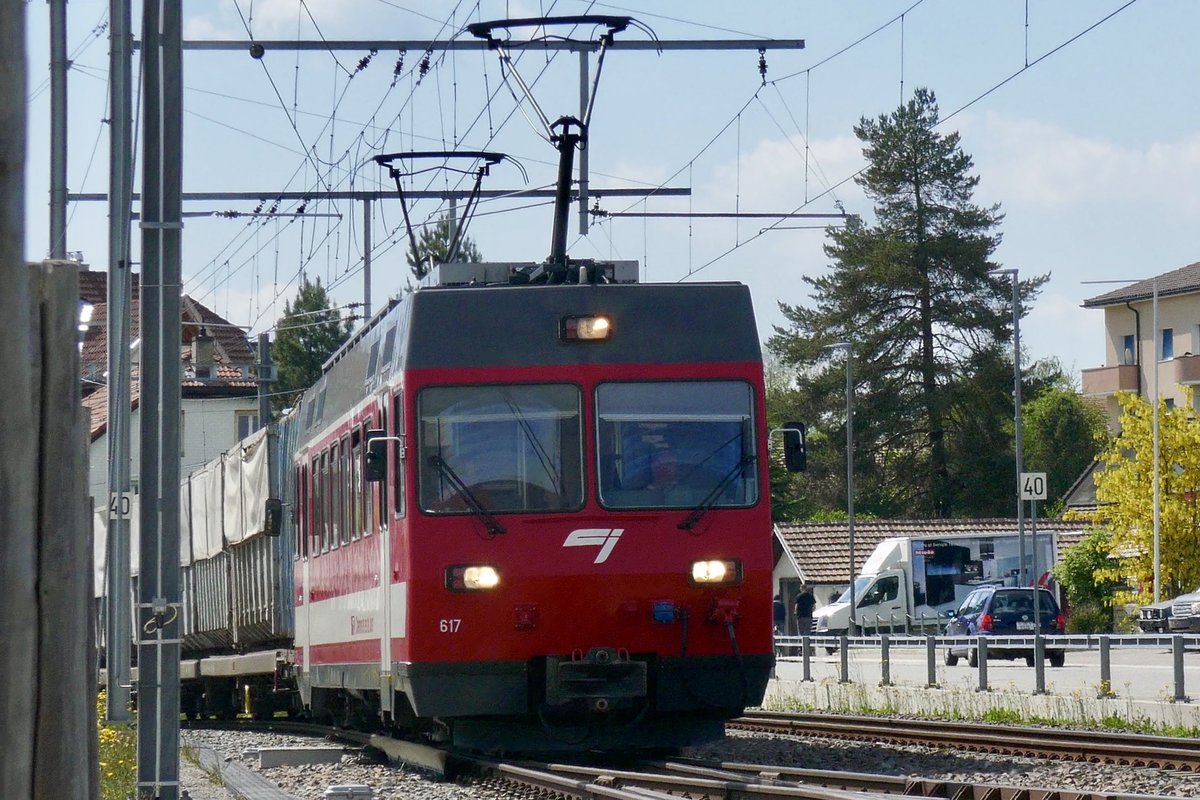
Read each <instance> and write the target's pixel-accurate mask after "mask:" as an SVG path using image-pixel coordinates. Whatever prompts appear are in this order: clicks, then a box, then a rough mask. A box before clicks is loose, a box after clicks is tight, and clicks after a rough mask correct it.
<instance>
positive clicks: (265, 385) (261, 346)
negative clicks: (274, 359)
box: [258, 333, 271, 428]
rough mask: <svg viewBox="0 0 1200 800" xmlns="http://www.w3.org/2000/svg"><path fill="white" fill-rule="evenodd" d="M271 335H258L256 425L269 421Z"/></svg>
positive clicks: (263, 426)
mask: <svg viewBox="0 0 1200 800" xmlns="http://www.w3.org/2000/svg"><path fill="white" fill-rule="evenodd" d="M270 371H271V335H270V334H268V333H260V334H259V335H258V427H259V428H265V427H267V425H268V424H269V423H270V421H271V379H270V375H269V373H270Z"/></svg>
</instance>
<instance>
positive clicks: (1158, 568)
mask: <svg viewBox="0 0 1200 800" xmlns="http://www.w3.org/2000/svg"><path fill="white" fill-rule="evenodd" d="M1142 280H1143V279H1140V278H1124V279H1121V280H1110V281H1083V283H1141V282H1142ZM1150 297H1151V301H1150V308H1151V311H1150V317H1151V323H1150V324H1151V326H1152V327H1153V330H1152V331H1151V334H1150V335H1151V338H1152V339H1153V342H1154V343H1153V350H1154V352H1153V353H1151V356H1152V357H1153V358H1154V381H1153V386H1154V397H1153V399H1152V401H1151V411H1150V419H1151V423H1150V424H1151V428H1152V430H1153V434H1152V436H1153V440H1154V444H1153V456H1152V457H1153V459H1154V478H1153V484H1154V504H1153V505H1154V510H1153V515H1154V602H1156V603H1157V602H1159V584H1160V583H1161V580H1160V578H1161V576H1162V575H1161V574H1162V563H1161V557H1160V555H1159V529H1160V527H1161V521H1162V517H1161V513H1160V510H1159V503H1160V500H1161V492H1162V482H1161V481H1160V480H1159V467H1158V396H1159V395H1158V362H1159V361H1160V360H1161V359H1162V351H1161V349H1160V346H1159V343H1158V342H1159V339H1158V337H1159V330H1158V276H1157V275H1155V276H1154V277H1153V278H1151V279H1150ZM1138 348H1139V349H1140V348H1141V343H1140V342H1139V343H1138ZM1142 366H1143V364H1142V359H1140V358H1139V359H1138V370H1141V369H1142ZM1138 386H1139V387H1140V386H1141V380H1140V379H1139V381H1138Z"/></svg>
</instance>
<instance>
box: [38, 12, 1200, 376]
mask: <svg viewBox="0 0 1200 800" xmlns="http://www.w3.org/2000/svg"><path fill="white" fill-rule="evenodd" d="M67 12H68V28H69V31H68V52H69V53H70V54H71V57H72V60H73V64H72V70H71V73H70V76H69V81H68V104H69V112H68V115H69V134H68V135H69V146H70V150H69V156H68V189H69V191H71V192H73V193H75V192H98V193H104V192H106V191H107V183H108V167H107V163H108V162H107V157H108V156H107V153H108V137H107V129H106V125H105V119H106V116H107V110H106V99H107V75H108V44H107V38H106V35H105V30H106V27H105V26H106V24H107V18H108V0H71V2H70V3H69V4H68V7H67ZM25 13H26V16H27V25H26V27H27V31H28V37H27V63H28V65H29V75H28V84H29V90H28V97H29V101H28V103H27V112H28V131H29V139H28V153H27V170H26V192H27V195H26V198H27V199H26V207H27V228H26V243H25V252H26V255H27V256H28V257H29V258H30V259H40V258H43V257H45V256H46V255H47V253H48V251H49V221H48V218H49V214H48V198H49V147H48V143H49V130H50V123H49V120H50V110H49V109H50V102H49V101H50V96H49V91H48V77H49V72H48V63H49V56H48V53H49V45H48V42H49V25H48V16H49V12H48V4H46V3H27V4H26V5H25ZM581 14H600V15H621V16H632V17H634V18H635V19H636V20H637V21H638V23H640V24H641V25H644V26H647V27H649V28H650V29H651V30H652V31H653V33H654V34H655V35H656V36H657V37H658V38H659V39H660V40H663V41H669V40H683V39H686V40H696V39H720V40H728V39H766V38H774V39H803V40H804V42H805V47H804V48H803V49H798V50H769V51H767V52H766V53H765V61H766V74H765V78H764V76H763V75H762V74H761V72H760V64H759V54H758V53H757V52H756V51H755V50H729V51H717V50H697V51H682V52H681V51H673V50H667V51H664V52H663V53H661V54H657V53H654V52H652V51H630V50H626V51H621V50H613V51H611V52H610V53H609V54H608V56H607V57H606V60H605V62H604V67H603V71H602V73H601V75H600V80H599V85H598V89H597V93H596V97H595V101H594V109H593V112H592V119H591V127H590V138H589V153H588V155H589V162H590V182H591V185H592V187H641V188H644V189H647V190H649V189H652V188H654V187H658V186H668V187H674V188H687V189H690V190H691V194H690V196H687V197H652V198H648V199H645V198H605V199H604V200H602V201H601V202H600V207H601V208H602V209H603V210H605V211H608V212H634V213H637V212H645V213H660V212H688V211H690V212H694V213H724V212H735V211H736V212H758V213H780V214H781V213H805V214H822V215H829V214H836V213H839V211H840V210H844V211H845V212H846V213H851V214H860V215H863V216H864V217H865V218H866V219H868V220H870V219H871V218H872V216H871V204H870V202H869V201H868V200H867V199H866V197H865V196H864V195H863V193H862V191H861V190H860V189H859V188H858V187H857V186H856V185H855V183H854V181H853V176H854V175H855V174H856V173H857V172H858V171H859V170H860V169H862V167H863V166H864V165H865V162H864V160H863V157H862V153H861V149H862V148H861V143H860V142H859V141H858V140H857V139H856V138H855V137H854V134H853V126H854V125H855V124H856V123H857V122H858V121H859V120H860V119H862V118H864V117H868V118H876V117H878V116H879V115H881V114H887V113H890V112H891V111H893V110H895V109H896V107H897V106H898V105H900V103H901V102H903V101H906V100H908V99H910V98H911V97H912V93H913V90H914V89H915V88H917V87H927V88H929V89H932V90H933V91H934V92H935V93H936V96H937V99H938V102H939V106H940V109H941V117H942V119H943V123H942V125H941V126H940V127H939V131H940V132H943V133H950V132H952V131H958V132H959V133H960V135H961V146H962V149H963V150H964V151H965V152H966V153H967V154H969V155H970V156H971V157H972V158H973V160H974V172H975V174H977V175H978V176H979V178H980V182H979V186H978V189H977V191H976V195H975V201H976V202H977V203H979V204H983V205H991V204H993V203H996V204H999V205H1000V207H1001V210H1002V211H1003V213H1004V214H1005V218H1004V221H1003V223H1002V225H1001V227H1000V229H999V230H1000V233H1001V234H1002V236H1003V240H1002V243H1001V244H1000V246H999V248H998V250H997V252H996V253H995V256H994V258H995V260H996V261H997V262H998V263H999V264H1000V265H1002V266H1004V267H1015V268H1017V269H1018V270H1020V273H1021V275H1022V276H1032V275H1048V276H1049V282H1048V283H1047V284H1046V286H1045V287H1044V288H1043V290H1042V293H1041V296H1040V297H1039V298H1037V300H1036V302H1035V304H1034V306H1033V307H1032V309H1031V310H1030V311H1029V314H1028V316H1027V317H1026V318H1025V320H1023V322H1022V325H1021V334H1022V340H1023V344H1024V348H1025V358H1027V359H1028V358H1033V359H1045V358H1056V359H1058V360H1059V361H1060V363H1061V364H1062V366H1063V367H1064V368H1065V369H1066V370H1068V372H1069V373H1071V374H1073V375H1074V377H1075V379H1076V380H1077V381H1078V379H1079V370H1080V369H1085V368H1089V367H1096V366H1101V365H1102V364H1103V362H1104V339H1103V314H1102V312H1101V311H1098V310H1084V309H1082V308H1081V307H1080V306H1081V304H1082V302H1083V301H1084V299H1086V298H1088V297H1092V296H1095V295H1099V294H1102V293H1104V292H1106V291H1109V290H1110V289H1112V288H1116V286H1115V285H1113V286H1100V285H1088V284H1085V283H1084V281H1117V280H1134V279H1142V278H1147V277H1150V276H1152V275H1155V274H1160V273H1163V272H1167V271H1170V270H1173V269H1177V268H1179V267H1182V266H1185V265H1187V264H1190V263H1193V262H1195V261H1198V260H1200V247H1197V244H1196V242H1195V238H1196V231H1197V226H1196V224H1195V220H1196V218H1197V212H1198V211H1200V193H1198V191H1197V189H1196V187H1198V186H1200V102H1197V94H1196V93H1197V90H1196V80H1197V77H1198V76H1200V51H1197V49H1196V48H1195V47H1194V42H1193V41H1191V40H1192V39H1193V38H1194V32H1195V31H1196V30H1200V3H1194V2H1189V0H1134V1H1133V2H1128V0H1028V1H1027V2H1026V0H996V1H995V2H988V3H983V2H974V3H966V2H961V0H906V1H905V2H893V0H873V1H871V2H866V1H865V0H810V1H809V2H804V3H797V2H782V1H781V0H774V1H772V2H747V3H740V4H730V3H728V2H708V1H707V0H694V1H693V2H688V3H679V2H665V0H664V1H662V2H634V0H624V2H623V3H601V2H585V0H523V1H522V2H511V1H510V0H478V2H475V3H470V2H466V1H465V0H464V2H458V3H455V2H451V1H450V0H403V1H402V2H401V1H399V0H396V1H393V0H188V2H187V3H186V4H185V15H186V16H185V19H184V38H185V39H187V40H202V39H221V40H238V41H243V42H245V41H249V39H250V38H251V37H253V38H254V39H257V40H265V41H275V40H286V41H320V40H325V41H332V40H355V41H366V40H386V41H395V40H415V39H439V40H445V39H450V38H460V39H472V38H473V37H472V36H471V35H470V34H469V33H467V32H465V30H464V29H465V26H466V25H467V24H469V23H471V22H478V21H487V20H496V19H503V18H521V17H535V16H570V15H581ZM133 26H134V30H135V31H136V32H137V36H138V38H140V5H139V4H137V3H135V5H134V22H133ZM556 30H557V31H562V30H564V29H561V28H560V29H556ZM576 36H578V37H583V36H589V38H590V32H589V31H586V30H580V31H577V32H576ZM617 38H618V39H620V40H625V39H629V40H643V41H644V40H646V39H647V38H648V35H647V34H646V33H645V32H643V31H641V30H637V29H635V28H634V27H630V28H629V29H628V30H627V31H625V32H622V33H619V34H617ZM422 55H423V54H422V53H420V52H407V53H405V54H404V57H403V62H402V63H400V64H398V63H397V60H398V53H397V52H396V51H395V50H394V49H382V50H380V51H379V53H378V54H376V55H375V56H373V57H371V58H370V59H369V60H368V61H367V63H366V64H365V66H364V67H363V68H362V69H359V68H358V67H359V65H360V63H362V60H363V59H364V58H365V57H367V56H368V53H367V52H365V51H361V50H336V51H332V50H316V51H304V52H298V51H295V50H290V49H287V48H279V49H271V50H269V51H268V52H267V53H266V54H265V56H264V57H263V58H262V59H261V60H255V59H253V58H251V57H250V56H249V54H248V52H247V51H246V50H241V49H239V50H225V51H203V52H201V51H188V52H186V53H185V56H184V86H185V93H184V166H183V171H184V191H185V192H201V191H207V192H251V193H254V194H256V195H259V194H261V196H262V197H263V198H265V202H264V203H263V204H262V205H261V206H260V210H263V209H269V208H270V207H271V206H272V205H273V201H272V200H271V197H272V195H273V194H274V193H278V192H281V191H302V192H309V193H312V194H313V195H314V196H316V195H319V193H320V191H321V190H322V187H329V188H331V189H335V190H349V189H358V190H391V189H392V187H393V185H392V183H391V181H390V179H389V178H388V176H387V174H386V173H385V171H384V170H383V169H381V168H380V167H379V166H378V165H376V164H375V163H374V162H373V161H372V156H374V155H376V154H379V153H386V152H399V151H411V150H450V149H458V150H489V151H496V152H502V153H505V154H507V155H508V156H510V157H511V158H513V159H515V160H517V161H518V162H519V163H520V165H521V167H523V168H524V170H525V171H526V172H527V174H528V183H527V184H526V183H525V182H524V179H523V177H522V174H521V171H520V170H519V169H518V168H517V167H515V166H513V165H512V164H510V163H507V162H505V163H501V164H499V165H496V166H494V167H493V168H492V169H491V170H490V174H489V175H488V176H487V177H486V178H484V182H483V188H485V189H498V190H515V189H520V188H527V187H532V188H548V187H549V186H551V185H552V184H553V181H554V175H555V163H556V159H557V153H556V151H555V150H554V148H553V146H552V145H551V144H550V143H549V142H548V141H547V140H546V139H545V138H544V131H539V129H538V128H539V126H535V125H533V124H530V122H529V121H528V120H532V121H533V122H535V123H536V122H537V116H536V114H537V112H536V111H535V110H534V108H533V107H532V106H531V105H530V104H529V103H528V102H523V103H522V104H521V105H520V107H519V108H518V105H517V101H516V99H515V98H516V97H518V96H520V89H519V88H518V87H517V86H516V84H515V82H514V81H512V80H511V79H510V80H509V81H508V82H506V81H505V80H504V76H503V74H502V72H501V69H500V63H499V59H498V57H497V55H496V54H495V53H487V52H478V51H455V52H445V53H443V52H437V53H433V54H431V57H430V59H429V65H428V67H429V68H428V70H427V71H426V70H422V68H421V62H422ZM397 67H398V68H399V70H398V75H397V74H396V72H397ZM516 70H517V72H518V73H519V74H520V75H521V77H522V78H523V79H524V81H525V82H526V83H527V84H532V94H533V96H534V99H535V100H536V101H537V104H538V106H539V107H540V108H541V110H542V113H543V114H544V115H545V116H546V117H548V118H549V119H551V120H554V119H557V118H558V117H560V116H563V115H572V114H576V115H577V114H578V113H579V83H580V77H579V57H578V56H576V55H574V54H567V53H557V54H555V53H552V52H547V51H545V50H538V49H536V48H527V49H525V50H524V51H522V55H521V58H520V60H518V61H517V63H516ZM589 70H590V72H589V74H590V76H591V77H594V76H595V70H596V60H595V57H594V56H593V57H592V58H591V59H590V61H589ZM423 71H424V72H425V74H424V76H423V77H422V75H421V72H423ZM137 72H138V68H137V65H136V59H135V77H134V81H135V84H138V77H137ZM139 103H140V100H139V99H138V98H135V105H138V104H139ZM527 117H528V120H527ZM137 161H138V162H139V165H138V168H137V176H138V177H136V178H135V191H138V190H140V181H141V177H140V176H141V169H140V161H141V154H140V153H138V154H137ZM462 166H468V164H467V163H466V162H464V163H463V164H462ZM469 168H473V167H469ZM406 185H408V186H409V187H410V188H418V189H423V188H431V189H440V188H469V187H470V180H469V179H467V178H464V177H463V176H461V175H458V174H455V173H450V172H446V171H444V170H437V171H433V172H426V173H422V174H420V175H418V176H414V177H413V178H410V179H408V182H407V184H406ZM259 205H260V204H259V203H258V202H255V201H236V202H235V201H209V202H190V203H187V204H185V211H186V212H191V213H190V214H189V216H188V217H187V219H186V220H185V228H184V233H183V275H184V291H185V292H186V293H188V294H189V295H191V296H192V297H194V298H195V299H197V300H199V301H200V302H202V303H204V304H205V305H208V306H209V307H210V308H213V309H214V310H216V311H217V312H218V313H220V314H222V315H223V316H225V317H226V318H227V319H229V320H230V321H232V322H234V323H236V324H239V325H243V326H247V328H248V329H249V330H250V332H251V333H258V332H260V331H264V330H268V329H270V328H271V326H272V325H273V324H274V323H275V320H276V319H277V318H278V317H279V316H281V315H282V313H283V306H284V303H285V302H286V301H287V300H289V299H291V298H292V297H294V296H295V293H296V289H297V285H298V281H299V280H300V278H301V277H302V276H304V277H308V278H309V279H312V278H320V279H321V281H322V282H323V283H324V284H326V285H327V286H329V287H330V289H331V294H332V296H333V298H334V300H335V302H337V303H338V304H342V305H349V304H352V303H357V302H361V301H362V299H363V294H364V286H363V271H362V264H363V253H364V249H365V246H366V242H365V231H364V221H363V214H364V209H363V204H362V203H358V202H351V201H341V202H328V201H322V200H320V199H319V198H314V199H313V200H311V201H309V202H307V203H305V204H304V206H305V207H304V213H303V214H300V215H298V214H296V213H295V212H296V211H297V206H298V205H299V203H297V202H292V203H289V202H283V203H280V204H278V209H277V211H278V213H277V214H276V215H274V216H269V217H268V216H264V215H262V214H260V215H259V216H257V217H255V216H247V215H248V214H250V213H251V212H253V211H254V209H255V207H256V206H259ZM445 208H446V205H445V203H444V201H440V200H418V201H415V202H414V203H413V204H412V205H411V207H410V212H411V216H412V219H413V220H414V221H415V222H417V223H424V222H427V221H428V220H431V219H436V218H437V217H438V216H439V215H440V214H442V213H444V211H445ZM460 210H461V207H460ZM228 211H238V212H241V214H242V216H239V217H235V218H229V217H227V216H217V213H218V212H228ZM197 213H198V214H199V215H195V214H197ZM204 214H208V216H204ZM68 215H69V220H68V230H67V245H66V247H67V250H68V251H80V252H82V254H83V258H84V260H85V261H86V262H87V263H89V264H90V265H92V268H93V269H104V268H105V261H106V259H107V236H108V233H107V232H108V225H107V215H108V210H107V206H106V204H105V203H98V202H78V203H73V204H72V205H71V207H70V209H69V211H68ZM370 222H371V226H370V227H371V232H372V235H371V240H372V241H371V244H370V251H371V261H372V269H371V277H372V280H371V298H372V304H373V306H374V309H375V310H378V308H379V307H380V306H381V304H382V303H383V302H384V301H385V299H386V298H387V297H389V296H394V295H398V294H400V293H402V292H403V291H404V290H405V287H406V285H407V284H408V283H409V278H410V275H409V271H408V266H407V264H406V263H405V260H404V251H405V232H404V227H403V218H402V214H401V212H400V205H399V202H398V200H396V199H395V197H394V195H393V196H389V197H388V198H386V199H384V200H381V201H379V202H376V203H374V204H372V208H371V220H370ZM828 224H831V220H830V219H829V218H820V217H818V218H807V219H806V218H792V219H783V218H760V219H741V220H731V219H712V218H707V219H691V220H688V219H683V218H656V217H609V218H607V219H600V220H596V218H593V223H592V224H591V225H590V230H589V232H588V233H587V235H584V236H581V235H580V234H579V232H578V215H577V214H576V213H575V212H574V211H573V212H572V214H571V219H570V233H569V237H568V252H569V253H570V255H571V256H572V257H576V258H621V259H636V260H638V261H639V262H640V264H641V269H642V276H643V279H644V280H648V281H667V282H673V281H739V282H742V283H745V284H747V285H748V286H749V287H750V289H751V292H752V295H753V299H754V304H755V310H756V316H757V321H758V326H759V330H760V333H761V334H762V338H763V339H764V340H765V339H766V338H767V337H768V336H770V335H771V333H772V331H773V328H774V326H776V325H781V324H783V323H784V318H783V315H782V313H781V312H780V311H779V303H787V304H792V305H810V304H811V302H812V301H811V298H810V296H809V292H808V289H807V287H806V285H805V284H804V283H803V280H802V279H803V278H804V277H805V276H809V277H814V276H819V275H822V274H825V273H826V272H827V271H828V270H829V266H830V265H829V260H828V258H827V257H826V256H825V255H824V252H823V250H822V245H823V243H824V242H825V239H826V232H825V231H824V229H823V228H824V226H825V225H828ZM833 224H836V223H835V222H834V223H833ZM551 225H552V217H551V208H550V206H549V205H548V204H547V201H542V200H531V199H529V198H524V199H518V198H506V199H502V200H493V201H487V202H483V203H481V204H480V206H479V209H478V213H477V215H476V216H475V218H474V219H473V220H472V221H471V222H470V227H469V229H468V235H469V236H470V237H471V238H472V239H473V241H474V242H475V244H476V246H477V247H478V249H479V250H480V251H481V252H482V254H483V256H484V257H485V258H486V259H487V260H491V261H540V260H542V259H543V258H545V257H546V256H547V255H548V253H549V249H550V238H551V237H550V232H551ZM133 247H134V253H133V259H134V261H135V263H136V262H137V261H138V259H139V255H138V250H139V241H138V233H137V230H136V228H135V230H134V236H133ZM347 313H349V312H347Z"/></svg>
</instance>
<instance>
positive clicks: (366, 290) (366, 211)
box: [259, 198, 372, 425]
mask: <svg viewBox="0 0 1200 800" xmlns="http://www.w3.org/2000/svg"><path fill="white" fill-rule="evenodd" d="M371 206H372V203H371V199H370V198H365V199H364V200H363V322H364V323H366V321H367V320H369V319H371ZM260 341H261V339H260ZM260 360H261V359H260ZM259 416H260V419H259V422H260V423H262V424H263V425H265V424H266V422H265V421H264V420H265V417H262V415H261V414H260V415H259Z"/></svg>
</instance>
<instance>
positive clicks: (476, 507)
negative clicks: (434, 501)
mask: <svg viewBox="0 0 1200 800" xmlns="http://www.w3.org/2000/svg"><path fill="white" fill-rule="evenodd" d="M429 464H430V466H432V467H433V468H434V469H436V470H437V471H438V473H439V474H440V475H441V476H442V477H443V478H445V479H446V480H447V481H449V483H450V486H451V487H453V489H454V492H455V493H456V494H457V495H458V496H459V497H460V498H462V501H463V502H464V503H466V504H467V507H468V508H470V509H471V513H472V514H474V515H475V516H477V517H479V519H480V520H481V521H482V522H483V524H484V527H486V528H487V529H488V533H492V534H496V533H507V532H508V529H507V528H505V527H504V526H503V525H501V524H500V520H498V519H496V517H495V515H493V514H492V512H490V511H488V510H487V509H486V508H484V507H483V504H482V503H480V502H479V499H478V498H477V497H475V495H473V494H471V490H470V489H468V488H467V485H466V484H465V483H463V480H462V478H460V477H458V473H457V472H455V471H454V469H453V468H452V467H451V466H450V465H449V464H447V463H446V459H444V458H442V457H441V456H439V455H432V456H430V457H429Z"/></svg>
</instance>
